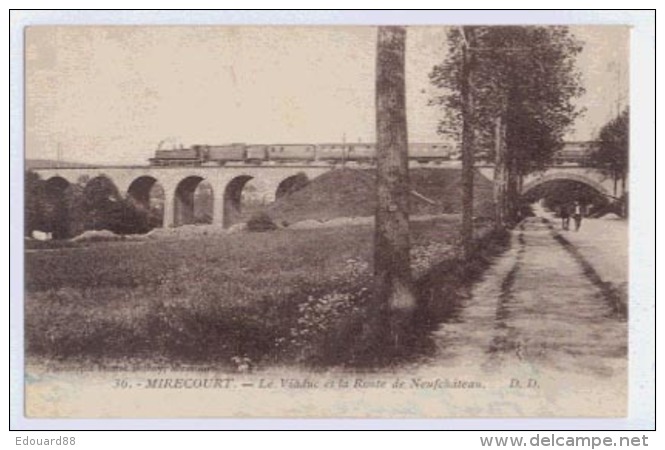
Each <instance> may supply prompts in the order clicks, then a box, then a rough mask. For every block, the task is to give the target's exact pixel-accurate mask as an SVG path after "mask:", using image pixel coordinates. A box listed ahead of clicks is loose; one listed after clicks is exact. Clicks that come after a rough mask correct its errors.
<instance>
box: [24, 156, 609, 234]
mask: <svg viewBox="0 0 665 450" xmlns="http://www.w3.org/2000/svg"><path fill="white" fill-rule="evenodd" d="M460 164H461V163H460V162H459V161H446V162H442V163H428V164H419V163H416V162H413V163H410V165H412V166H414V167H422V168H428V169H432V170H436V169H437V168H442V167H448V168H458V167H461V165H460ZM336 167H339V166H336V165H331V164H325V163H314V164H290V165H288V164H284V165H248V164H239V165H237V166H234V165H225V166H222V167H219V166H218V167H208V166H200V167H189V166H169V167H163V166H124V167H123V166H105V167H67V168H48V169H34V170H33V171H34V172H36V173H37V174H38V175H39V176H40V178H41V179H42V180H45V181H46V186H47V189H48V190H49V192H51V193H52V194H55V195H57V193H61V194H64V192H65V190H66V189H67V187H68V186H69V185H70V184H75V183H81V182H86V183H91V182H93V181H94V180H99V179H105V180H107V181H110V182H112V183H113V185H114V186H115V188H116V189H117V191H118V193H119V194H120V195H126V196H127V198H130V199H131V200H132V201H134V202H136V203H137V204H139V205H142V206H143V207H146V208H149V207H150V192H151V189H152V188H153V186H154V185H155V184H157V183H158V184H159V186H161V187H162V189H163V192H164V206H163V223H162V226H164V227H177V226H181V225H185V224H189V223H193V221H194V193H195V191H196V188H197V187H198V186H199V184H200V183H202V182H203V181H206V182H207V183H209V185H210V187H211V189H212V193H213V205H212V223H213V224H215V225H220V226H223V227H228V226H230V225H231V224H232V222H231V220H230V218H231V216H232V215H233V214H234V213H237V212H238V211H239V210H240V207H241V196H242V191H243V188H244V187H245V185H246V184H247V182H249V181H250V180H253V179H254V180H256V181H257V182H260V185H261V190H262V195H263V196H264V198H265V199H266V200H267V201H273V200H275V199H278V198H280V197H281V196H282V195H284V194H285V193H288V192H290V190H291V189H292V188H293V186H294V185H295V184H297V183H298V182H302V180H303V177H307V179H309V180H311V179H313V178H316V177H317V176H319V175H321V174H323V173H325V172H328V171H330V170H335V168H336ZM368 167H370V166H368ZM493 170H494V168H493V166H491V165H482V164H479V165H478V166H477V173H478V174H479V175H480V176H485V177H487V178H488V179H490V180H491V179H492V177H493ZM554 180H570V181H576V182H579V183H583V184H585V185H587V186H590V187H592V188H593V189H595V190H596V191H598V192H599V193H600V194H601V195H604V196H607V197H610V198H612V197H615V196H616V193H614V192H613V185H614V182H613V180H612V179H611V178H610V177H606V176H604V175H603V174H601V173H600V172H598V171H597V170H595V169H592V168H587V167H581V166H580V165H560V166H552V167H550V168H548V169H547V170H545V171H543V172H537V173H534V174H531V175H529V176H527V177H526V178H525V179H524V182H523V188H522V194H526V193H528V192H529V191H530V190H531V189H533V188H535V187H537V186H539V185H541V184H543V183H547V182H550V181H554Z"/></svg>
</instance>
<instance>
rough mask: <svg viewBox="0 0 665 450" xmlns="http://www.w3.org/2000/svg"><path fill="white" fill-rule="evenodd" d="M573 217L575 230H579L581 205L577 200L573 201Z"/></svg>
mask: <svg viewBox="0 0 665 450" xmlns="http://www.w3.org/2000/svg"><path fill="white" fill-rule="evenodd" d="M573 219H574V220H575V231H579V229H580V226H582V205H581V204H580V202H579V201H576V202H575V209H574V212H573Z"/></svg>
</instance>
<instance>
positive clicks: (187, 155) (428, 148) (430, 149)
mask: <svg viewBox="0 0 665 450" xmlns="http://www.w3.org/2000/svg"><path fill="white" fill-rule="evenodd" d="M459 157H460V154H459V151H457V150H456V149H454V148H453V146H451V145H447V144H441V143H410V144H409V159H411V160H416V161H418V162H421V163H428V162H433V161H450V160H456V159H459ZM375 159H376V144H372V143H355V144H348V143H342V144H340V143H330V144H268V145H255V144H242V143H235V144H227V145H192V146H191V147H189V148H180V149H173V150H157V151H156V152H155V157H154V158H150V164H151V165H154V166H183V165H184V166H223V165H225V164H227V163H245V164H264V163H270V162H278V163H296V162H298V163H312V162H314V161H323V162H328V163H331V164H338V163H345V162H357V163H367V164H372V163H373V162H374V161H375Z"/></svg>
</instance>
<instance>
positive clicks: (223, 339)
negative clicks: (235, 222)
mask: <svg viewBox="0 0 665 450" xmlns="http://www.w3.org/2000/svg"><path fill="white" fill-rule="evenodd" d="M457 224H458V222H457V219H456V218H447V219H437V220H433V221H428V222H418V223H413V224H412V247H413V251H412V263H413V267H414V269H415V270H416V271H417V273H420V274H422V273H424V272H426V270H427V268H429V267H431V266H432V265H433V264H434V263H435V262H438V261H440V260H442V259H446V258H450V251H451V245H452V244H453V243H454V241H455V239H456V236H457ZM372 232H373V228H372V227H367V226H352V227H339V228H322V229H312V230H288V229H283V230H277V231H274V232H269V233H240V234H232V235H220V236H215V237H210V236H207V237H194V238H190V239H181V240H174V241H143V242H125V243H122V242H114V243H95V244H92V245H90V246H87V247H77V248H63V249H59V250H46V251H36V252H30V253H28V254H26V306H25V308H26V310H25V312H26V331H25V333H26V351H27V355H28V357H29V358H37V359H42V360H44V359H45V360H49V361H64V362H80V363H86V364H89V363H99V364H109V363H110V362H111V363H117V362H123V361H124V362H134V363H135V362H140V363H143V364H155V365H159V364H162V363H164V364H167V365H173V364H190V363H194V364H201V363H202V364H215V365H228V364H231V360H232V358H234V357H247V358H250V359H251V360H252V361H254V362H256V363H258V364H273V363H280V364H281V363H291V362H304V363H308V364H329V363H340V362H344V361H345V360H346V359H348V357H349V355H347V354H344V352H343V351H340V348H342V347H344V344H345V342H346V341H348V340H349V339H353V338H354V333H353V327H356V326H358V324H359V323H361V322H362V317H363V308H364V307H365V301H366V299H367V296H368V292H369V289H368V286H370V275H371V271H372V268H371V263H370V261H371V259H372V258H371V251H372Z"/></svg>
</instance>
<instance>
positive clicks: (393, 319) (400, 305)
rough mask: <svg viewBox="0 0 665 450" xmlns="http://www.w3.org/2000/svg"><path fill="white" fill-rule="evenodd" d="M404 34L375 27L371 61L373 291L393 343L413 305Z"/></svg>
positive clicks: (399, 341) (404, 328)
mask: <svg viewBox="0 0 665 450" xmlns="http://www.w3.org/2000/svg"><path fill="white" fill-rule="evenodd" d="M405 37H406V31H405V29H404V28H403V27H379V31H378V44H377V63H376V136H377V151H376V159H377V161H376V162H377V208H376V227H375V236H374V278H375V286H374V294H375V301H376V302H377V305H378V308H379V309H381V310H382V311H383V313H384V314H381V316H382V317H383V320H382V321H383V324H382V325H381V324H380V325H379V326H386V325H388V327H389V328H388V331H389V334H390V339H391V341H392V344H393V345H394V346H398V345H399V344H400V343H401V336H403V334H404V332H405V331H406V327H407V325H408V324H409V323H410V319H411V317H412V315H413V312H414V310H415V306H416V301H415V296H414V294H413V286H412V278H411V268H410V255H409V247H410V243H409V191H410V187H409V172H408V148H407V127H406V103H405V87H404V47H405ZM385 319H387V320H385ZM386 322H387V323H386Z"/></svg>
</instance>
